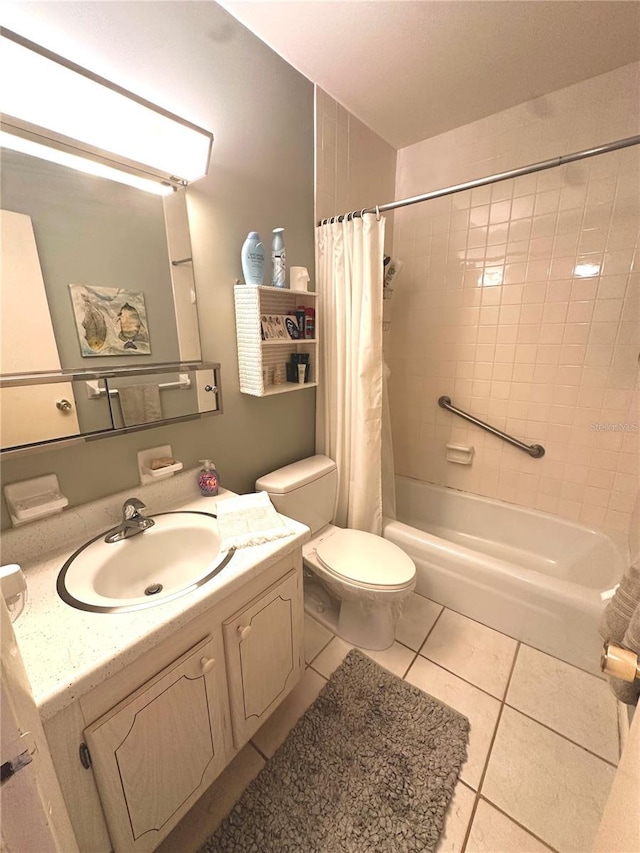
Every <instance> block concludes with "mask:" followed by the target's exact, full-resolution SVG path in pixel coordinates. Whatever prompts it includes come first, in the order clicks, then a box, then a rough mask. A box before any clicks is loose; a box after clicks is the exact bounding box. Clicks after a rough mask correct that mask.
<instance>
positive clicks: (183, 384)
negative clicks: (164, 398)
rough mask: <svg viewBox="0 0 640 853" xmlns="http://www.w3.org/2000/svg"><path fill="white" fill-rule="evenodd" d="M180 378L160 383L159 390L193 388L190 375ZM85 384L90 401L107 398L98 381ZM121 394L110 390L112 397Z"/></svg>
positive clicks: (182, 375)
mask: <svg viewBox="0 0 640 853" xmlns="http://www.w3.org/2000/svg"><path fill="white" fill-rule="evenodd" d="M179 376H180V378H179V379H178V381H177V382H160V383H159V384H158V388H159V389H160V390H161V391H165V390H167V389H168V388H180V389H182V390H185V389H187V388H191V379H190V378H189V374H188V373H180V374H179ZM84 384H85V385H86V387H87V397H88V398H89V399H90V400H95V399H96V398H97V397H105V396H106V394H107V389H106V388H104V387H101V386H100V385H99V380H98V379H88V380H87V381H86V382H85V383H84ZM207 390H209V389H207V388H205V391H207ZM119 393H120V392H119V391H118V389H117V388H109V396H110V397H117V396H118V394H119Z"/></svg>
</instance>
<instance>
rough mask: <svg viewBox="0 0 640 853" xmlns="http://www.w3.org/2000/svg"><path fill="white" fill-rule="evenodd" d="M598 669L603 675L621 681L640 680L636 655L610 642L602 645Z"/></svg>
mask: <svg viewBox="0 0 640 853" xmlns="http://www.w3.org/2000/svg"><path fill="white" fill-rule="evenodd" d="M600 669H601V670H602V672H604V673H605V675H611V676H613V677H614V678H619V679H620V680H621V681H629V682H633V681H637V680H640V660H639V659H638V655H637V654H636V653H635V652H632V651H631V650H630V649H622V648H620V646H614V645H613V644H612V643H605V644H604V646H603V647H602V656H601V658H600Z"/></svg>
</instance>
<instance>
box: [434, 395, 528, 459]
mask: <svg viewBox="0 0 640 853" xmlns="http://www.w3.org/2000/svg"><path fill="white" fill-rule="evenodd" d="M438 405H439V406H440V408H441V409H446V410H447V411H448V412H453V414H454V415H459V417H461V418H464V419H465V420H466V421H471V423H472V424H475V425H476V426H479V427H482V429H486V431H487V432H490V433H492V434H493V435H497V436H498V438H502V439H503V440H504V441H508V442H509V444H513V446H514V447H518V448H519V449H520V450H524V452H525V453H528V454H529V456H533V458H534V459H540V458H541V457H542V456H544V447H543V446H542V445H541V444H525V443H524V441H518V439H517V438H512V436H510V435H507V433H506V432H502V430H501V429H497V428H496V427H492V426H491V425H490V424H486V423H485V422H484V421H481V420H480V419H479V418H474V416H473V415H469V414H467V412H463V411H462V410H461V409H456V407H455V406H453V405H451V397H447V396H446V395H445V396H442V397H439V398H438Z"/></svg>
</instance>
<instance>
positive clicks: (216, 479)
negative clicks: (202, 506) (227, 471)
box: [198, 459, 220, 498]
mask: <svg viewBox="0 0 640 853" xmlns="http://www.w3.org/2000/svg"><path fill="white" fill-rule="evenodd" d="M200 462H202V468H201V469H200V471H199V472H198V486H199V487H200V492H201V493H202V494H203V495H204V497H206V498H210V497H214V496H215V495H217V494H218V488H219V487H220V476H219V474H218V472H217V471H216V469H215V466H214V464H213V462H212V461H211V460H210V459H200Z"/></svg>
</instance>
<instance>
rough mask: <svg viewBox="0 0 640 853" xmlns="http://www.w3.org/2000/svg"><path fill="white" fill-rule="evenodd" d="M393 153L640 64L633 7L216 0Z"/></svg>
mask: <svg viewBox="0 0 640 853" xmlns="http://www.w3.org/2000/svg"><path fill="white" fill-rule="evenodd" d="M220 2H221V4H222V5H223V6H225V8H227V9H228V10H229V11H230V12H231V13H232V14H233V15H234V16H235V17H236V18H238V20H240V21H241V22H242V23H243V24H245V25H246V26H247V27H248V28H249V29H250V30H252V31H253V32H254V33H256V35H258V36H259V37H260V38H261V39H262V40H263V41H265V42H266V43H267V44H268V45H270V46H271V47H272V48H273V49H274V50H275V51H276V52H277V53H279V54H280V55H281V56H282V57H284V59H286V60H287V61H288V62H290V63H291V65H293V66H294V67H295V68H297V69H298V70H299V71H301V72H302V73H303V74H304V75H305V76H306V77H308V78H309V79H310V80H312V81H313V82H314V83H317V84H318V85H319V86H320V87H321V88H323V89H324V90H325V91H326V92H328V93H329V94H330V95H332V96H333V97H334V98H335V99H336V100H338V101H339V102H340V103H342V104H343V105H344V106H345V107H346V108H347V109H349V110H350V111H351V112H352V113H354V114H355V115H356V116H357V117H358V118H360V119H361V120H362V121H363V122H364V123H365V124H367V125H368V126H369V127H370V128H372V129H373V130H375V131H376V132H377V133H378V134H380V136H382V137H383V138H384V139H386V140H387V141H388V142H390V143H391V144H392V145H393V146H395V147H396V148H402V147H404V146H406V145H411V144H412V143H414V142H418V141H419V140H421V139H426V138H428V137H430V136H434V135H436V134H438V133H443V132H444V131H446V130H450V129H451V128H453V127H458V126H460V125H463V124H467V123H469V122H471V121H475V120H476V119H479V118H482V117H484V116H487V115H490V114H491V113H494V112H498V111H500V110H504V109H507V108H508V107H512V106H514V105H515V104H519V103H522V102H523V101H527V100H530V99H531V98H536V97H539V96H540V95H544V94H546V93H547V92H552V91H555V90H556V89H561V88H563V87H564V86H569V85H571V84H573V83H577V82H579V81H580V80H585V79H587V78H589V77H595V76H596V75H598V74H603V73H604V72H606V71H610V70H612V69H613V68H617V67H619V66H621V65H626V64H627V63H628V62H633V61H635V60H637V59H639V58H640V3H639V2H636V1H635V0H622V2H617V0H597V2H580V0H321V2H318V1H317V0H309V2H307V0H297V2H291V0H289V2H281V0H266V2H265V0H262V2H254V0H220Z"/></svg>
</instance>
